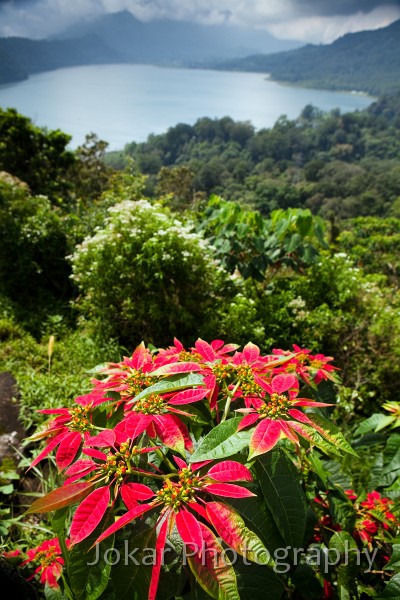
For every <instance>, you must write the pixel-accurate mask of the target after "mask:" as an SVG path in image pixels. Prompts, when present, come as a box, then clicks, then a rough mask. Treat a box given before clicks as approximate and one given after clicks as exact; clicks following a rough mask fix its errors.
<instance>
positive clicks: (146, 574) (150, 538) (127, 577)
mask: <svg viewBox="0 0 400 600" xmlns="http://www.w3.org/2000/svg"><path fill="white" fill-rule="evenodd" d="M155 544H156V529H155V527H152V528H150V529H145V530H144V531H140V532H139V533H138V534H136V535H134V536H132V537H131V538H130V539H129V540H125V544H124V547H123V548H121V549H120V552H121V555H123V560H120V561H119V562H118V564H116V565H115V566H113V568H112V570H111V577H112V581H113V586H114V592H115V595H116V597H117V598H118V600H143V599H144V598H147V595H148V591H149V585H150V580H151V572H152V564H151V560H152V558H154V557H153V556H152V552H151V549H153V548H155Z"/></svg>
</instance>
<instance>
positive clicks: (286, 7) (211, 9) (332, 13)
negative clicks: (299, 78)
mask: <svg viewBox="0 0 400 600" xmlns="http://www.w3.org/2000/svg"><path fill="white" fill-rule="evenodd" d="M124 9H128V10H130V11H131V13H132V14H133V15H134V16H136V17H137V18H138V19H141V20H143V21H148V20H152V19H159V18H168V19H177V20H186V21H194V22H200V23H208V24H211V23H232V24H235V25H240V24H241V25H247V26H251V27H256V28H258V29H266V30H267V31H269V32H270V33H272V34H273V35H275V36H276V37H279V38H286V39H295V40H300V41H303V42H312V43H329V42H332V41H333V40H334V39H336V38H338V37H340V36H341V35H344V34H345V33H348V32H355V31H361V30H364V29H377V28H379V27H385V26H386V25H389V24H390V23H391V22H393V21H395V20H396V19H400V0H0V37H4V36H11V35H17V36H26V37H32V38H41V37H46V36H48V35H51V34H53V33H56V32H58V31H61V30H62V29H63V28H65V27H66V26H68V25H70V24H71V23H73V22H75V21H77V20H81V19H90V18H93V17H96V16H99V15H101V14H104V13H110V12H117V11H120V10H124Z"/></svg>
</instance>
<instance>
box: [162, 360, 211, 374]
mask: <svg viewBox="0 0 400 600" xmlns="http://www.w3.org/2000/svg"><path fill="white" fill-rule="evenodd" d="M193 371H201V366H200V365H199V364H198V363H195V362H174V363H169V364H168V365H163V366H162V367H159V368H158V369H157V370H156V371H153V372H152V373H151V374H152V375H175V374H177V373H191V372H193Z"/></svg>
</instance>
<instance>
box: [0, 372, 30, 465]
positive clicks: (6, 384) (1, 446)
mask: <svg viewBox="0 0 400 600" xmlns="http://www.w3.org/2000/svg"><path fill="white" fill-rule="evenodd" d="M24 437H25V431H24V428H23V426H22V424H21V423H20V421H19V404H18V390H17V382H16V381H15V379H14V377H13V376H12V375H11V373H8V372H3V373H0V462H1V461H2V460H3V458H4V457H6V456H15V450H14V448H15V447H18V446H19V445H20V443H21V442H22V440H23V439H24Z"/></svg>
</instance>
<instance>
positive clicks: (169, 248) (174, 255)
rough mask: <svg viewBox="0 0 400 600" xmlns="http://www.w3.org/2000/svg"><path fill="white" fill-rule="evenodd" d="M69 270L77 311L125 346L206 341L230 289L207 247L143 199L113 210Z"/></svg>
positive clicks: (187, 228)
mask: <svg viewBox="0 0 400 600" xmlns="http://www.w3.org/2000/svg"><path fill="white" fill-rule="evenodd" d="M72 268H73V278H74V281H75V282H76V283H77V285H78V286H79V288H80V289H81V291H82V296H81V297H80V299H79V301H78V306H79V307H80V309H81V310H82V312H83V313H84V314H85V315H86V316H88V317H89V318H90V319H92V320H93V321H94V323H95V324H96V327H97V328H98V331H99V332H100V333H101V334H102V335H105V336H111V337H114V338H117V339H119V340H120V341H122V342H124V343H127V342H128V343H131V342H132V341H135V340H137V341H140V339H142V338H143V339H145V340H150V339H151V340H152V341H153V342H154V343H155V344H157V345H160V344H162V343H163V342H166V341H168V340H170V339H171V338H172V337H173V334H174V332H177V334H178V335H179V336H180V337H181V338H182V339H183V340H184V341H185V340H187V339H188V338H190V337H193V333H194V331H195V329H197V330H198V331H200V332H201V334H202V335H205V333H207V332H208V331H210V329H211V328H212V326H213V324H215V323H216V320H217V318H218V307H219V306H220V305H221V303H222V302H223V300H224V299H225V298H226V297H227V296H229V293H230V288H231V286H232V283H231V282H230V278H229V276H228V274H227V273H226V272H225V271H224V270H223V269H222V268H221V267H220V266H219V265H218V264H217V263H216V261H215V260H214V259H213V254H212V250H211V247H210V246H209V245H208V243H207V242H205V241H204V240H203V239H202V237H201V236H200V235H199V234H197V233H193V232H192V230H191V228H190V226H187V225H184V224H183V223H182V222H181V221H178V220H177V219H175V218H174V217H173V216H172V214H171V213H170V212H169V211H168V209H166V208H162V207H161V206H160V205H158V204H155V205H152V204H150V203H149V202H148V201H146V200H140V201H137V202H134V201H131V200H123V201H122V202H120V203H119V204H116V205H115V206H113V207H111V208H110V209H109V211H108V216H107V218H106V219H105V224H104V227H103V228H101V229H98V230H97V231H96V233H95V234H94V235H93V236H91V237H87V238H86V239H85V240H84V241H83V242H82V244H80V245H78V246H77V248H76V251H75V253H74V255H73V256H72Z"/></svg>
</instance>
